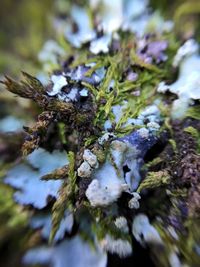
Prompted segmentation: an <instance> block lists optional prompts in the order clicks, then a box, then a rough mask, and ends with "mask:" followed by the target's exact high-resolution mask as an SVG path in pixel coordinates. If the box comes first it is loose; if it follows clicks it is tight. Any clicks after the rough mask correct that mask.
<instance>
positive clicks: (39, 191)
mask: <svg viewBox="0 0 200 267" xmlns="http://www.w3.org/2000/svg"><path fill="white" fill-rule="evenodd" d="M27 160H28V161H29V163H30V164H31V165H32V166H33V167H34V168H37V169H38V170H33V169H31V167H29V166H28V165H25V164H19V165H17V166H16V167H14V168H13V169H11V170H10V171H8V173H7V175H6V177H5V183H7V184H9V185H11V186H13V187H14V188H16V189H20V191H17V192H16V193H15V194H14V198H15V200H16V202H18V203H20V204H22V205H33V206H34V207H35V208H38V209H42V208H44V207H45V206H46V205H47V201H48V197H49V196H51V197H57V195H58V190H59V188H60V186H61V185H62V181H60V180H51V181H42V180H41V179H40V177H41V176H43V175H45V174H48V173H50V172H51V171H53V170H55V169H57V168H60V167H62V166H63V165H66V164H67V162H68V161H67V157H66V155H65V153H60V152H58V151H55V152H54V153H52V154H50V153H48V152H46V151H45V150H43V149H38V150H36V151H34V152H33V153H31V154H30V155H29V156H28V157H27Z"/></svg>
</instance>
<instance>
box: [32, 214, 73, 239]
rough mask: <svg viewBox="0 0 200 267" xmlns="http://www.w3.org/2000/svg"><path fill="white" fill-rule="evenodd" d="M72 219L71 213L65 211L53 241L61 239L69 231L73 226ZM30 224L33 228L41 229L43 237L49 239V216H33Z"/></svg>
mask: <svg viewBox="0 0 200 267" xmlns="http://www.w3.org/2000/svg"><path fill="white" fill-rule="evenodd" d="M73 223H74V219H73V216H72V214H70V213H68V214H67V213H66V214H65V215H64V218H63V219H62V220H61V223H60V227H59V229H58V230H57V232H56V235H55V237H54V241H55V242H57V241H59V240H62V239H63V238H64V236H65V233H66V232H68V233H70V232H71V230H72V227H73ZM30 226H31V227H32V228H33V229H39V228H40V229H41V235H42V237H43V238H45V239H47V240H48V239H49V236H50V233H51V226H52V220H51V216H48V215H47V216H39V215H38V216H34V217H33V218H32V219H31V221H30Z"/></svg>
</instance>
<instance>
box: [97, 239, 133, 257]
mask: <svg viewBox="0 0 200 267" xmlns="http://www.w3.org/2000/svg"><path fill="white" fill-rule="evenodd" d="M100 246H101V247H102V248H103V250H105V251H108V252H110V253H112V254H114V253H116V254H117V255H118V256H119V257H120V258H125V257H127V256H129V255H131V254H132V246H131V243H130V242H129V241H127V240H123V239H119V238H118V239H114V238H113V237H112V236H110V235H108V234H107V235H106V236H105V238H104V239H103V240H101V241H100Z"/></svg>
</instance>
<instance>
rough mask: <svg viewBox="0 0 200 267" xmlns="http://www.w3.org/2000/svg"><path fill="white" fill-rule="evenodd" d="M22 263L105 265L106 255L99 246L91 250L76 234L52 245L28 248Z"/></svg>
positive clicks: (80, 266) (57, 266)
mask: <svg viewBox="0 0 200 267" xmlns="http://www.w3.org/2000/svg"><path fill="white" fill-rule="evenodd" d="M77 255H78V257H77ZM23 263H25V264H32V265H34V264H50V265H51V266H52V267H63V266H65V267H68V266H69V267H70V266H73V267H86V266H87V267H94V266H96V267H106V264H107V256H106V254H105V253H104V252H103V251H102V250H101V249H100V248H99V247H96V248H95V249H93V250H92V249H91V248H90V246H89V245H88V244H87V243H86V242H84V241H83V240H82V239H81V238H80V237H78V236H77V237H74V238H72V239H70V240H64V241H63V242H61V243H60V244H59V245H56V246H54V247H50V248H47V247H39V248H36V249H32V250H29V251H28V252H27V253H26V255H25V256H24V258H23Z"/></svg>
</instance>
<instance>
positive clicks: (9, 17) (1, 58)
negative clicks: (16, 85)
mask: <svg viewBox="0 0 200 267" xmlns="http://www.w3.org/2000/svg"><path fill="white" fill-rule="evenodd" d="M0 6H1V8H0V25H1V26H0V27H1V30H0V73H3V74H5V73H6V74H12V75H16V76H18V74H19V70H21V69H25V70H26V71H30V72H34V70H35V68H36V67H37V64H38V62H37V53H38V51H39V50H40V49H41V47H42V45H43V43H44V41H45V40H46V39H48V38H49V37H51V35H52V19H51V14H52V13H53V6H54V1H53V0H42V1H41V0H17V1H16V0H1V3H0Z"/></svg>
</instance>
